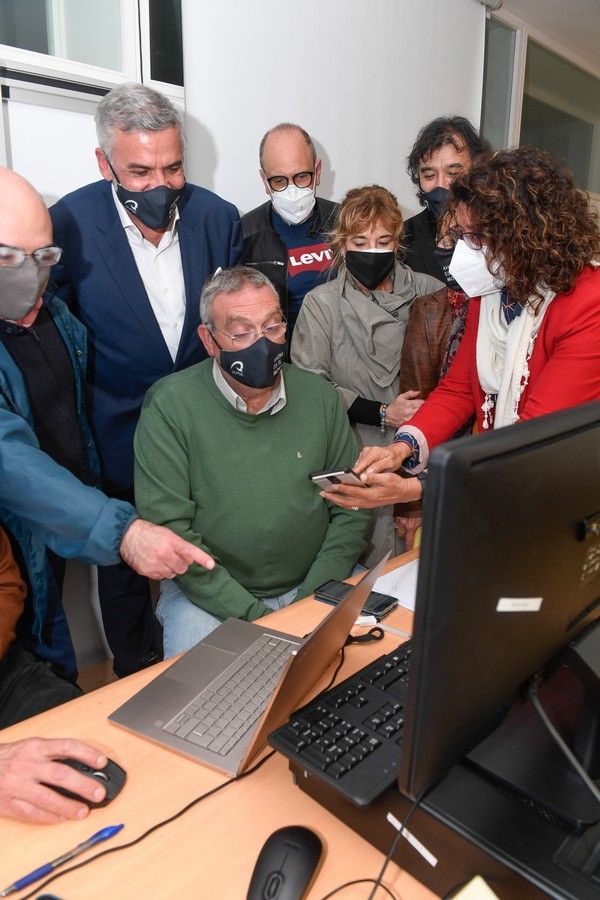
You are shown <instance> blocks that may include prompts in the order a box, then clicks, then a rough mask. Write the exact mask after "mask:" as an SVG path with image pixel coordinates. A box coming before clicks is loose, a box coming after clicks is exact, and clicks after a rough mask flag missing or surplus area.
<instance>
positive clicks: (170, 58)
mask: <svg viewBox="0 0 600 900" xmlns="http://www.w3.org/2000/svg"><path fill="white" fill-rule="evenodd" d="M149 17H150V78H151V79H152V81H162V82H164V83H167V84H178V85H181V87H183V51H182V40H181V0H150V2H149Z"/></svg>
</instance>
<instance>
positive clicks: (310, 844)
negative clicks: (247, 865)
mask: <svg viewBox="0 0 600 900" xmlns="http://www.w3.org/2000/svg"><path fill="white" fill-rule="evenodd" d="M322 850H323V844H322V843H321V840H320V838H319V837H318V836H317V835H316V834H315V833H314V831H311V830H310V828H304V826H302V825H288V826H287V827H286V828H280V829H279V830H278V831H274V832H273V834H272V835H271V836H270V837H269V838H267V840H266V842H265V844H264V846H263V848H262V850H261V851H260V853H259V855H258V859H257V860H256V865H255V867H254V872H253V873H252V878H251V880H250V887H249V888H248V900H300V898H301V897H304V895H305V893H306V890H307V888H308V886H309V884H310V882H311V880H312V877H313V875H314V873H315V871H316V869H317V866H318V864H319V860H320V859H321V853H322Z"/></svg>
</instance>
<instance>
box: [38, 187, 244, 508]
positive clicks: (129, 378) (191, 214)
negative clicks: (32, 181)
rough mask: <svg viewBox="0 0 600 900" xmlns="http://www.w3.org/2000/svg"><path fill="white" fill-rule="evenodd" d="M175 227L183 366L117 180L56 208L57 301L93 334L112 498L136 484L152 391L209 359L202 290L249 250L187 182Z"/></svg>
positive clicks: (93, 404) (217, 208) (93, 396)
mask: <svg viewBox="0 0 600 900" xmlns="http://www.w3.org/2000/svg"><path fill="white" fill-rule="evenodd" d="M178 208H179V215H180V219H179V222H178V225H177V229H178V234H179V244H180V248H181V260H182V264H183V278H184V282H185V294H186V313H185V321H184V325H183V332H182V335H181V341H180V344H179V350H178V352H177V358H176V360H175V363H173V360H172V359H171V355H170V353H169V351H168V349H167V345H166V343H165V341H164V338H163V336H162V333H161V330H160V328H159V326H158V323H157V321H156V318H155V316H154V313H153V311H152V307H151V305H150V301H149V299H148V295H147V293H146V290H145V288H144V284H143V282H142V279H141V277H140V274H139V272H138V269H137V266H136V264H135V260H134V257H133V253H132V252H131V248H130V246H129V243H128V241H127V236H126V234H125V232H124V229H123V226H122V225H121V221H120V219H119V216H118V214H117V210H116V208H115V203H114V200H113V195H112V190H111V185H110V182H108V181H105V180H102V181H98V182H95V183H94V184H89V185H87V186H86V187H83V188H80V189H79V190H77V191H74V192H73V193H71V194H67V196H66V197H63V198H62V200H59V201H58V203H56V204H55V205H54V206H53V207H52V208H51V209H50V216H51V218H52V224H53V227H54V242H55V243H56V245H57V246H59V247H62V249H63V254H62V258H61V260H60V262H59V263H58V265H56V266H55V267H54V269H53V271H52V279H53V281H54V282H55V283H56V286H57V288H58V293H59V296H60V297H62V299H63V300H65V302H66V303H67V304H68V305H69V307H70V309H71V311H72V312H73V313H74V315H75V316H77V318H78V319H80V320H81V321H82V322H83V323H84V325H85V326H86V327H87V329H88V342H89V349H90V356H89V366H88V385H89V387H90V388H91V390H90V391H89V403H90V410H89V411H90V415H91V420H92V424H93V427H94V431H95V434H96V439H97V443H98V448H99V450H100V458H101V464H102V476H103V484H104V486H105V488H106V490H108V491H109V492H110V491H122V490H128V489H130V488H131V487H132V485H133V433H134V431H135V427H136V425H137V421H138V417H139V414H140V409H141V406H142V403H143V400H144V396H145V394H146V391H147V390H148V388H150V387H151V386H152V385H153V384H154V382H155V381H158V379H159V378H162V377H163V376H165V375H170V374H171V373H172V372H176V371H178V370H180V369H185V368H186V367H187V366H191V365H193V364H194V363H197V362H200V360H202V359H203V358H204V357H205V356H206V353H205V352H204V348H203V347H202V344H201V342H200V339H199V338H198V335H197V331H196V329H197V327H198V323H199V300H200V292H201V290H202V285H203V284H204V282H205V281H206V279H207V278H208V277H209V275H212V274H213V272H214V271H215V269H216V268H217V267H218V266H222V267H223V268H225V267H227V266H232V265H235V264H236V263H237V261H238V259H239V256H240V253H241V248H242V236H241V226H240V218H239V214H238V211H237V209H236V208H235V206H233V205H232V204H231V203H227V202H226V201H225V200H222V199H221V198H220V197H218V196H217V195H216V194H213V193H212V192H211V191H207V190H205V189H204V188H201V187H197V186H195V185H191V184H186V185H185V187H184V189H183V194H182V196H181V198H180V199H179V202H178Z"/></svg>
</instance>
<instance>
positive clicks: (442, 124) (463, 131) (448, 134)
mask: <svg viewBox="0 0 600 900" xmlns="http://www.w3.org/2000/svg"><path fill="white" fill-rule="evenodd" d="M448 144H450V145H451V146H452V147H454V149H455V150H458V151H460V150H467V151H468V153H469V156H470V157H471V159H472V160H473V159H475V157H476V156H479V155H480V154H481V153H487V152H489V151H490V150H491V149H492V148H491V146H490V144H488V142H487V141H486V140H484V139H483V138H482V137H479V135H478V134H477V132H476V131H475V129H474V128H473V126H472V125H471V123H470V122H469V120H468V119H465V117H464V116H440V117H439V118H438V119H434V120H433V121H432V122H428V123H427V125H424V126H423V128H421V130H420V132H419V133H418V135H417V139H416V141H415V142H414V144H413V148H412V150H411V151H410V154H409V156H408V159H407V161H406V162H407V166H406V171H407V172H408V174H409V175H410V180H411V181H412V183H413V184H416V185H417V187H419V188H420V182H419V165H420V163H421V160H423V159H428V157H430V156H431V154H432V153H435V151H436V150H439V149H440V147H445V146H446V145H448ZM420 195H421V190H420V189H419V197H420Z"/></svg>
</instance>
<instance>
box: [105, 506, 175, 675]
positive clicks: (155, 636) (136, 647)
mask: <svg viewBox="0 0 600 900" xmlns="http://www.w3.org/2000/svg"><path fill="white" fill-rule="evenodd" d="M110 496H111V497H116V499H118V500H126V501H127V502H128V503H133V502H134V497H133V491H132V490H131V491H124V492H123V493H120V494H115V493H114V492H112V493H110ZM98 597H99V599H100V609H101V612H102V623H103V625H104V631H105V634H106V640H107V641H108V646H109V647H110V649H111V652H112V654H113V656H114V661H113V669H114V670H115V674H116V675H119V677H123V676H124V675H130V674H131V673H132V672H137V671H138V670H139V669H143V668H145V667H146V666H148V665H150V664H151V663H154V662H157V661H158V660H159V659H162V640H161V637H160V627H159V625H158V623H157V622H156V619H155V618H154V612H153V609H152V600H151V597H150V584H149V582H148V579H147V578H144V577H143V576H141V575H138V574H137V573H136V572H134V571H133V569H130V568H129V566H128V565H126V564H125V563H124V562H120V563H117V565H115V566H98Z"/></svg>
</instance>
